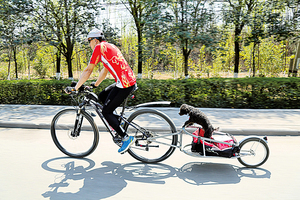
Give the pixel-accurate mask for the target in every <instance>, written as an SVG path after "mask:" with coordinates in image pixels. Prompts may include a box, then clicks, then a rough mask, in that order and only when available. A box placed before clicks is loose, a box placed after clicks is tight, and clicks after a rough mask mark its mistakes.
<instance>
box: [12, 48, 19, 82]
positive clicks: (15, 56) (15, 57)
mask: <svg viewBox="0 0 300 200" xmlns="http://www.w3.org/2000/svg"><path fill="white" fill-rule="evenodd" d="M13 52H14V61H15V72H16V80H18V63H17V47H13Z"/></svg>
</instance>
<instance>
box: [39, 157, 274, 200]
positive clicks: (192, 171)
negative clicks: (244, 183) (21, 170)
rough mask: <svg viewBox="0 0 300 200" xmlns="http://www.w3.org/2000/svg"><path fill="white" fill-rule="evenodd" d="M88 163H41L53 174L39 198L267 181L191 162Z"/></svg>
mask: <svg viewBox="0 0 300 200" xmlns="http://www.w3.org/2000/svg"><path fill="white" fill-rule="evenodd" d="M94 166H95V163H94V161H92V160H90V159H74V158H68V157H63V158H55V159H50V160H48V161H45V162H44V163H43V164H42V168H43V169H45V170H47V171H51V172H55V173H57V175H56V176H55V178H54V181H53V183H51V184H50V185H49V188H50V189H49V191H47V192H45V193H43V194H42V196H44V197H45V198H48V197H49V198H50V199H55V200H57V199H72V200H73V199H74V200H76V199H103V198H107V197H110V196H113V195H115V194H117V193H119V192H121V191H122V190H123V189H124V188H125V187H126V186H127V182H126V181H127V180H129V181H134V182H142V183H150V184H165V182H166V179H168V178H171V177H172V178H176V177H177V178H179V179H181V180H183V181H184V182H185V183H188V184H192V185H212V184H236V183H239V182H240V181H241V178H243V177H248V178H270V176H271V173H270V172H269V171H268V170H265V169H260V168H256V169H251V168H239V167H236V166H234V165H230V164H218V163H202V162H192V163H187V164H185V165H183V166H182V167H181V168H174V167H171V166H169V165H166V164H161V163H159V164H145V163H141V162H137V163H129V164H125V165H121V164H118V163H114V162H103V163H102V166H103V167H100V168H95V169H93V168H94Z"/></svg>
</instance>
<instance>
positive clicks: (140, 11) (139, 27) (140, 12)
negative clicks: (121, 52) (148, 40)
mask: <svg viewBox="0 0 300 200" xmlns="http://www.w3.org/2000/svg"><path fill="white" fill-rule="evenodd" d="M121 2H122V3H123V4H124V5H125V7H126V8H127V10H128V11H129V12H130V14H131V15H132V17H133V20H134V23H135V27H136V31H137V37H138V78H142V68H143V33H144V28H145V23H146V21H147V20H148V17H149V16H150V15H151V14H152V13H153V12H154V11H156V10H157V6H158V4H159V3H160V2H162V0H121Z"/></svg>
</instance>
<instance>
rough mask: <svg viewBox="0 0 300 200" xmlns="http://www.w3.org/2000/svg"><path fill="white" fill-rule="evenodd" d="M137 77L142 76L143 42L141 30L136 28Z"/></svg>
mask: <svg viewBox="0 0 300 200" xmlns="http://www.w3.org/2000/svg"><path fill="white" fill-rule="evenodd" d="M137 33H138V78H142V71H143V46H142V45H143V44H142V30H141V28H138V30H137Z"/></svg>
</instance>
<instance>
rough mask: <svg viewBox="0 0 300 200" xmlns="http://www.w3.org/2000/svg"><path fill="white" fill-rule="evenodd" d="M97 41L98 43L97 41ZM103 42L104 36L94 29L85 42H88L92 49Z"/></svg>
mask: <svg viewBox="0 0 300 200" xmlns="http://www.w3.org/2000/svg"><path fill="white" fill-rule="evenodd" d="M97 40H98V41H97ZM103 40H105V37H104V34H103V32H102V31H100V30H99V29H97V28H94V29H93V30H91V31H90V32H89V34H88V35H87V41H88V42H89V44H90V46H91V48H92V49H94V48H95V46H96V45H97V44H98V43H99V42H102V41H103Z"/></svg>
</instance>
